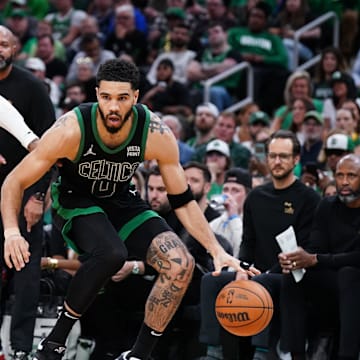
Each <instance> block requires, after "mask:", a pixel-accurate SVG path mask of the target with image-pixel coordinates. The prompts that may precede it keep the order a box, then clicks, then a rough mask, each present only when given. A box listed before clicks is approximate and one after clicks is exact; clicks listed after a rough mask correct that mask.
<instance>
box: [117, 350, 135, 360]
mask: <svg viewBox="0 0 360 360" xmlns="http://www.w3.org/2000/svg"><path fill="white" fill-rule="evenodd" d="M130 352H131V350H128V351H125V352H123V353H122V354H121V355H120V356H119V357H118V358H116V359H115V360H141V359H139V358H136V357H133V356H132V357H128V355H129V354H130Z"/></svg>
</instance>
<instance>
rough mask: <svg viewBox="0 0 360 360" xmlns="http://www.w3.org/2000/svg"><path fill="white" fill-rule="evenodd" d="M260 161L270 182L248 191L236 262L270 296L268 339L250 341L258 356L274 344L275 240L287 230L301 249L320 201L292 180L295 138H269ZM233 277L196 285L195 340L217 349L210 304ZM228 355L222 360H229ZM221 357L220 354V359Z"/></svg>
mask: <svg viewBox="0 0 360 360" xmlns="http://www.w3.org/2000/svg"><path fill="white" fill-rule="evenodd" d="M266 158H267V164H268V166H269V170H270V173H271V176H272V182H269V183H266V184H264V185H260V186H258V187H256V188H254V189H253V190H252V191H250V193H249V194H248V196H247V198H246V201H245V204H244V212H243V214H244V215H243V216H244V217H243V238H242V242H241V245H240V255H239V257H240V259H241V260H242V261H245V262H247V263H248V264H253V266H254V267H256V268H257V269H258V270H259V271H260V272H261V273H260V272H259V273H258V274H257V275H256V276H254V277H253V280H255V281H258V282H259V283H261V284H262V285H264V286H265V287H266V288H267V289H268V290H269V292H270V294H271V296H272V298H273V301H274V307H275V313H274V317H273V321H272V326H271V328H273V329H274V334H273V335H271V334H270V335H269V334H267V333H266V331H268V330H269V329H265V330H264V332H263V333H260V334H259V335H258V336H256V337H253V345H255V346H257V347H259V348H260V347H261V348H262V350H264V353H265V352H266V351H267V349H268V348H269V347H271V348H273V347H274V346H275V345H276V342H277V340H278V331H277V330H275V329H276V326H275V321H276V319H277V318H278V316H277V311H278V299H279V291H280V284H281V278H282V275H281V268H280V265H279V263H278V258H277V256H278V254H279V253H280V247H279V245H278V243H277V242H276V240H275V236H276V235H278V234H279V233H281V232H283V231H284V230H286V229H287V228H288V227H289V226H293V228H294V231H295V234H296V237H297V241H298V243H299V244H303V243H304V242H306V241H307V238H308V236H309V233H310V229H311V223H312V217H313V214H314V211H315V208H316V206H317V204H318V202H319V200H320V197H319V195H318V194H316V192H315V191H314V190H312V189H311V188H309V187H306V186H305V185H304V184H302V183H301V182H300V181H299V180H297V179H296V177H295V175H294V173H293V170H294V167H295V166H296V164H297V163H298V162H299V158H300V144H299V141H298V139H297V138H296V136H295V135H294V134H293V133H292V132H290V131H285V130H279V131H277V132H275V133H273V134H272V135H271V136H270V138H269V140H268V143H267V145H266ZM235 278H236V273H233V272H222V273H221V275H220V276H218V277H213V276H212V275H211V274H207V275H205V276H204V277H203V282H202V289H201V291H202V293H201V301H202V315H204V316H202V322H203V323H202V332H201V334H200V340H202V341H203V342H205V343H207V344H211V345H219V343H220V338H219V337H220V327H219V324H218V322H217V320H216V317H215V311H214V308H215V306H214V304H215V299H216V296H217V294H218V292H219V291H220V290H221V288H222V287H223V286H224V285H225V284H227V283H228V282H230V281H232V280H234V279H235ZM231 352H232V353H233V354H234V355H230V357H229V355H228V354H227V355H226V358H229V359H235V358H236V356H238V355H236V351H235V350H234V349H232V351H231ZM224 355H225V354H224Z"/></svg>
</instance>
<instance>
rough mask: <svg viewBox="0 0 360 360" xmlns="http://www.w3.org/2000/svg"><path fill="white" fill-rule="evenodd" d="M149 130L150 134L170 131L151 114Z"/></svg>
mask: <svg viewBox="0 0 360 360" xmlns="http://www.w3.org/2000/svg"><path fill="white" fill-rule="evenodd" d="M149 130H150V131H151V132H155V131H158V132H160V134H164V133H165V132H170V131H171V130H170V129H169V128H168V127H167V126H166V125H165V123H164V122H163V121H162V120H161V119H160V118H159V117H158V116H157V115H155V114H151V118H150V123H149Z"/></svg>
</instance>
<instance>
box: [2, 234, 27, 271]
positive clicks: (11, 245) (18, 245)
mask: <svg viewBox="0 0 360 360" xmlns="http://www.w3.org/2000/svg"><path fill="white" fill-rule="evenodd" d="M29 258H30V252H29V243H28V242H27V241H26V240H25V239H24V238H23V237H22V236H21V235H20V234H13V235H10V236H9V237H8V238H6V239H5V243H4V260H5V263H6V265H7V266H8V267H9V268H10V269H12V268H13V267H15V269H16V270H17V271H20V270H21V269H22V268H23V267H24V266H25V264H26V263H28V262H29Z"/></svg>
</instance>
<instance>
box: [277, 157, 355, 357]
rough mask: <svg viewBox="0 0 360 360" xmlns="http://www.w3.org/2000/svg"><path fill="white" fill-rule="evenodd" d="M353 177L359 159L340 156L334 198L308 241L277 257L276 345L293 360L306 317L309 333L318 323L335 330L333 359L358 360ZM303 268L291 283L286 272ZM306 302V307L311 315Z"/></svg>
mask: <svg viewBox="0 0 360 360" xmlns="http://www.w3.org/2000/svg"><path fill="white" fill-rule="evenodd" d="M359 179H360V161H359V158H358V157H357V156H355V155H353V154H351V155H346V156H345V157H343V158H342V159H341V160H340V161H339V162H338V163H337V166H336V172H335V181H336V189H337V195H336V196H331V197H325V198H324V199H323V200H322V201H321V202H320V204H319V206H318V209H317V211H316V213H315V218H314V225H313V228H312V231H311V235H310V237H309V239H308V241H307V242H306V243H303V244H301V245H300V246H299V247H298V248H297V250H296V251H293V252H290V253H281V254H279V260H280V264H281V267H282V269H283V273H284V274H285V275H284V279H283V286H282V292H281V294H282V303H281V316H282V337H281V347H282V349H283V350H285V351H290V352H291V353H292V355H293V359H294V358H295V359H303V358H305V342H306V339H307V338H308V335H309V331H308V330H306V329H307V328H308V329H310V327H307V321H308V319H311V323H309V324H308V325H309V326H311V331H312V332H313V331H314V328H315V329H319V327H320V326H321V323H320V324H319V319H325V320H326V324H329V323H330V325H332V326H334V323H335V326H337V327H338V329H339V350H338V354H334V355H333V356H336V357H337V358H338V359H357V358H358V356H359V351H360V339H359V333H360V332H359V329H358V327H359V320H360V313H359V309H358V306H357V304H358V301H359V300H360V293H359V288H358V286H357V284H358V281H359V275H360V274H359V268H358V263H359V248H358V241H359V233H358V226H357V222H358V219H359V211H358V209H359V207H360V202H359V190H360V180H359ZM303 268H305V269H306V273H305V275H304V277H303V279H302V280H301V282H299V283H295V282H294V279H293V277H292V276H291V275H290V274H289V273H290V271H292V270H297V269H303ZM306 304H309V305H310V306H311V307H312V309H313V312H312V313H310V312H311V309H310V306H308V305H306ZM330 313H331V314H332V316H331V317H329V316H328V315H329V314H330ZM322 316H323V317H322ZM338 318H339V324H338V323H337V319H338ZM328 326H329V325H328ZM320 328H321V327H320ZM295 334H296V335H295ZM330 356H331V354H328V358H330Z"/></svg>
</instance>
